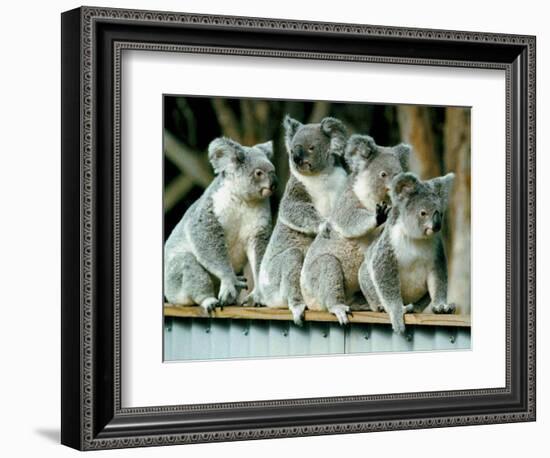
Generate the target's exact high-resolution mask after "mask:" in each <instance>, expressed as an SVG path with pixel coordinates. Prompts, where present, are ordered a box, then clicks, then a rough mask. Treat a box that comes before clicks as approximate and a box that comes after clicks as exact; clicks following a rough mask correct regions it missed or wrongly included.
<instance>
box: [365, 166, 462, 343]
mask: <svg viewBox="0 0 550 458" xmlns="http://www.w3.org/2000/svg"><path fill="white" fill-rule="evenodd" d="M453 179H454V174H453V173H449V174H447V175H445V176H442V177H437V178H433V179H431V180H428V181H421V180H420V179H419V178H418V177H417V176H416V175H414V174H412V173H403V174H399V175H398V176H396V177H395V178H394V179H393V181H392V183H391V187H390V195H391V199H392V203H393V207H392V209H391V211H390V213H389V215H388V220H387V221H386V223H385V227H384V230H383V232H382V234H381V235H380V237H379V238H378V239H377V240H376V241H375V242H374V243H373V244H372V245H371V246H370V247H369V248H368V249H367V250H366V253H365V260H364V262H363V264H362V265H361V267H360V269H359V283H360V286H361V290H362V291H363V294H364V295H365V297H366V299H367V302H368V303H369V305H370V308H371V309H372V310H385V311H386V312H387V313H388V314H389V317H390V320H391V323H392V327H393V330H394V331H395V332H396V333H400V334H402V333H403V332H404V331H405V322H404V319H403V314H404V313H406V312H410V311H412V310H413V308H415V306H414V304H418V305H419V306H423V304H428V303H429V304H430V307H431V310H432V312H434V313H452V312H453V311H454V308H455V307H454V305H453V304H448V303H447V259H446V256H445V250H444V246H443V239H442V237H441V233H440V230H441V225H442V221H443V216H444V213H445V210H446V209H447V204H448V198H449V193H450V189H451V186H452V182H453Z"/></svg>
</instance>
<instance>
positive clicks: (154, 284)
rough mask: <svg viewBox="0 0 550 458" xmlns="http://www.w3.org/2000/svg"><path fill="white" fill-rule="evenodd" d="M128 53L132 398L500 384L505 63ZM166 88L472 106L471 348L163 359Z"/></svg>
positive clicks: (125, 283) (125, 136)
mask: <svg viewBox="0 0 550 458" xmlns="http://www.w3.org/2000/svg"><path fill="white" fill-rule="evenodd" d="M122 63H123V64H122V66H123V68H122V75H124V76H123V83H122V88H123V89H122V96H121V97H122V100H123V103H122V113H121V118H122V163H123V164H124V168H123V177H122V183H123V184H122V194H123V197H122V199H123V200H122V209H123V216H122V228H123V229H122V231H123V240H122V253H123V255H122V266H123V277H122V312H121V313H122V328H121V329H122V386H123V389H122V393H123V395H122V405H123V406H124V407H142V406H147V405H149V406H151V405H153V406H154V405H170V404H196V403H201V402H202V403H209V402H238V401H247V400H262V399H288V398H304V397H320V396H349V395H361V394H383V393H399V392H404V391H409V392H411V391H435V390H457V389H473V388H493V387H502V386H505V384H506V379H505V348H504V343H505V334H504V331H505V312H504V305H505V250H504V246H505V203H506V196H505V177H506V170H505V165H506V156H505V152H506V151H505V141H504V140H505V136H506V134H505V127H506V120H505V97H504V95H505V81H504V76H505V75H504V72H503V71H501V70H472V69H469V68H463V69H456V68H453V69H447V68H442V67H419V66H411V65H409V66H403V65H399V66H395V65H387V64H386V65H384V64H365V63H358V62H332V63H327V62H319V61H318V62H315V61H304V60H296V59H270V58H267V59H266V58H252V57H241V58H236V57H234V56H219V55H188V54H187V55H185V54H180V53H162V54H161V53H158V52H153V53H148V52H143V51H132V52H128V53H127V54H125V55H123V58H122ZM219 75H223V78H220V77H219ZM254 81H261V84H254V83H253V82H254ZM334 81H337V82H338V84H333V82H334ZM251 82H252V83H251ZM163 92H164V93H168V94H182V93H191V94H216V95H229V96H236V95H237V96H251V97H271V98H287V99H299V98H302V99H307V100H315V99H320V98H325V99H328V100H338V101H347V100H352V101H353V100H360V101H369V102H384V103H425V104H439V105H462V106H472V107H473V108H472V171H473V172H472V196H474V197H473V199H472V240H473V250H472V255H473V256H472V278H473V279H474V280H473V284H472V304H474V305H473V307H472V313H473V316H472V322H473V323H474V326H473V331H472V342H473V348H472V351H453V352H407V353H400V354H388V353H387V352H386V353H380V354H364V355H345V356H344V355H342V356H333V357H330V358H329V359H327V358H326V357H308V358H277V359H250V358H249V359H245V360H238V361H235V360H233V361H227V360H226V361H208V362H204V361H193V362H189V361H187V362H184V363H171V364H165V363H164V364H163V363H162V359H161V354H162V329H163V326H162V308H161V307H162V304H161V302H160V300H159V298H160V297H162V250H161V249H160V244H159V242H160V241H161V240H162V219H161V218H151V215H159V214H161V213H162V194H161V192H162V156H161V151H162V136H161V135H155V133H157V132H159V133H160V132H161V129H160V127H161V125H162V115H161V113H162V95H161V94H162V93H163ZM358 94H360V95H358ZM358 97H359V99H358ZM155 152H156V153H155ZM487 176H492V184H493V187H494V189H493V191H492V192H490V193H488V192H486V182H487V178H486V177H487ZM144 259H146V260H147V262H143V260H144ZM495 266H498V267H497V268H495ZM482 273H485V274H482ZM155 304H156V306H155ZM144 336H145V338H144ZM327 367H330V370H328V371H327ZM396 368H398V370H399V372H400V373H403V374H407V377H406V379H403V378H401V377H395V371H396ZM435 368H437V369H435ZM434 369H435V370H434ZM367 373H368V374H376V376H374V377H372V376H371V377H368V383H365V382H362V380H364V377H365V374H367ZM227 374H238V376H237V377H234V376H232V377H225V375H227ZM282 374H292V377H293V380H296V381H299V382H298V383H292V384H289V383H285V382H284V380H285V378H284V376H282ZM220 378H223V379H224V383H223V389H219V379H220ZM343 380H346V381H349V382H350V383H342V381H343ZM182 381H185V382H184V383H190V384H192V386H193V389H191V390H182V389H181V384H182ZM198 381H200V383H198ZM243 381H246V383H245V384H243ZM159 386H162V387H163V388H162V390H159Z"/></svg>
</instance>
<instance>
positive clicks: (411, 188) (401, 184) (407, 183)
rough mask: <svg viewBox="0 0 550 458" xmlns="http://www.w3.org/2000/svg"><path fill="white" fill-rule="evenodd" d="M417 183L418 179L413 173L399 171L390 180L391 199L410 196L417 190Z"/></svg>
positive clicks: (395, 199)
mask: <svg viewBox="0 0 550 458" xmlns="http://www.w3.org/2000/svg"><path fill="white" fill-rule="evenodd" d="M419 184H420V181H419V180H418V177H417V176H416V175H415V174H414V173H410V172H406V173H400V174H399V175H397V176H396V177H395V178H394V179H393V180H392V182H391V185H390V192H391V198H392V201H398V200H400V199H403V198H405V197H408V196H410V195H411V194H413V193H414V192H415V191H416V190H417V188H418V185H419Z"/></svg>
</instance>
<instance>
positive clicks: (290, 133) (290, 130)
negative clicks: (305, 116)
mask: <svg viewBox="0 0 550 458" xmlns="http://www.w3.org/2000/svg"><path fill="white" fill-rule="evenodd" d="M302 126H303V124H302V123H301V122H300V121H297V120H296V119H294V118H291V117H290V116H289V115H286V116H285V119H283V127H284V129H285V145H286V148H287V150H288V151H289V152H290V143H291V142H292V139H293V138H294V135H296V132H298V129H299V128H300V127H302Z"/></svg>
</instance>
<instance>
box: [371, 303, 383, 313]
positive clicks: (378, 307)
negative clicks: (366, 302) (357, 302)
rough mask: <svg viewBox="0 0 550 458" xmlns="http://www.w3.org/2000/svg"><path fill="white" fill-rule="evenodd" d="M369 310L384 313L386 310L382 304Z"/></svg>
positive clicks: (372, 306)
mask: <svg viewBox="0 0 550 458" xmlns="http://www.w3.org/2000/svg"><path fill="white" fill-rule="evenodd" d="M370 309H371V311H372V312H385V311H386V309H385V308H384V306H383V305H382V304H378V305H371V306H370Z"/></svg>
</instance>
